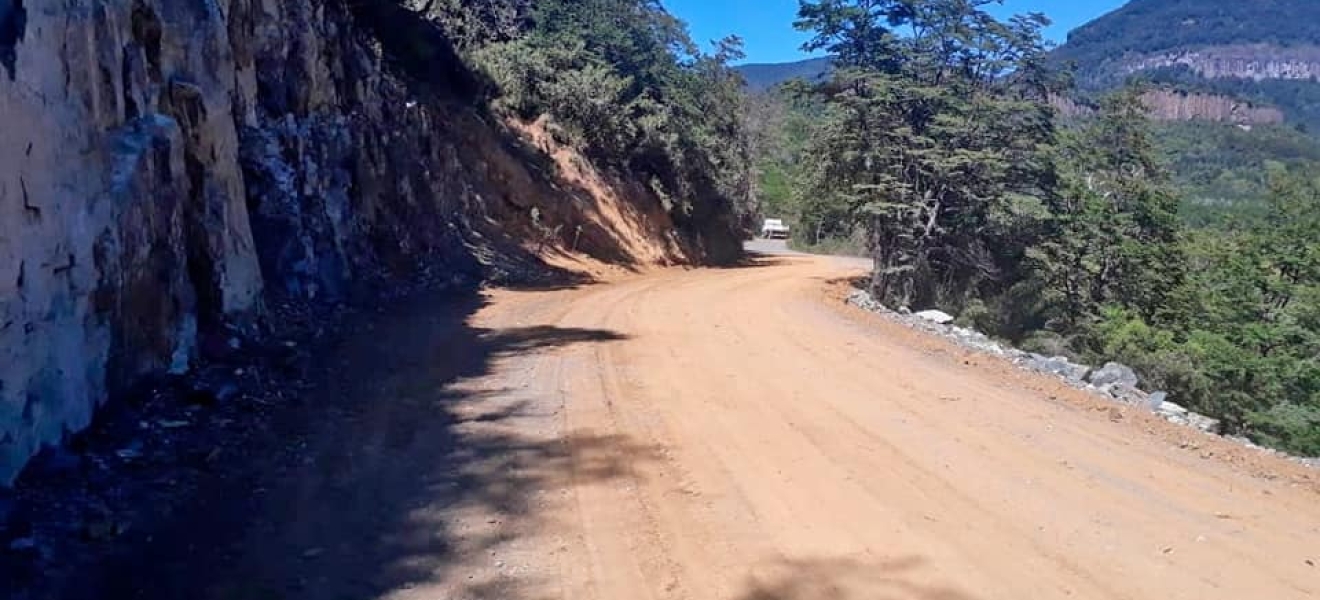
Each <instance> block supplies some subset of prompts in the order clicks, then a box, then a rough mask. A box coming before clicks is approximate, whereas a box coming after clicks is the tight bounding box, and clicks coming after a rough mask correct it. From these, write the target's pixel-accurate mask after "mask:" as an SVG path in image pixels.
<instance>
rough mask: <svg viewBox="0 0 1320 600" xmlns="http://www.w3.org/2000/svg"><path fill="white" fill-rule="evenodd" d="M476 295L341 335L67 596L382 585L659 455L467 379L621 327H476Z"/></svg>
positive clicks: (424, 303)
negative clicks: (213, 466) (252, 430)
mask: <svg viewBox="0 0 1320 600" xmlns="http://www.w3.org/2000/svg"><path fill="white" fill-rule="evenodd" d="M481 306H482V300H481V299H480V298H478V297H476V296H472V297H467V298H462V299H457V300H455V299H431V300H418V301H414V302H410V303H409V304H407V305H406V306H395V307H391V311H390V313H389V314H381V315H379V316H378V317H376V318H373V319H369V320H368V322H366V323H363V324H361V326H360V327H359V328H358V330H355V331H352V332H347V333H345V334H344V336H343V341H342V342H340V343H339V344H338V347H336V348H333V349H332V350H331V351H329V352H327V353H326V357H327V360H330V357H333V360H334V361H335V362H334V363H332V364H324V365H322V366H319V367H318V368H317V372H319V375H316V384H315V388H314V391H312V392H311V393H310V394H308V395H307V397H306V399H305V401H304V402H302V403H300V404H299V405H298V406H296V407H290V408H289V409H288V410H287V411H284V412H283V413H282V414H279V415H278V416H277V421H276V424H275V426H274V427H273V434H272V435H270V436H263V437H262V438H261V439H260V440H258V443H257V444H256V445H254V447H252V448H250V449H249V450H250V451H249V452H248V459H247V462H246V463H244V464H231V465H227V466H225V467H223V471H222V472H219V473H217V474H216V475H215V476H214V477H213V478H212V479H211V481H210V482H209V483H208V484H206V485H204V486H203V487H202V489H201V491H200V492H199V493H198V494H197V495H196V496H195V497H193V498H191V499H190V501H188V502H187V503H186V505H185V507H184V508H183V509H182V510H180V511H178V512H177V513H175V514H169V515H159V518H158V519H157V521H158V523H156V524H154V525H151V524H148V525H147V526H148V527H149V528H150V533H149V535H145V536H141V537H142V540H141V541H140V542H139V543H138V544H137V545H136V546H135V547H129V548H125V549H124V550H123V551H122V552H119V553H117V556H119V557H120V558H118V559H116V560H112V561H109V562H108V564H105V565H103V566H102V567H100V568H98V569H96V570H95V571H94V572H92V573H86V574H85V577H82V578H80V581H78V582H70V583H71V584H72V586H73V588H74V589H72V591H71V593H69V594H67V596H66V597H69V598H187V599H216V600H220V599H223V600H249V599H252V600H256V599H263V600H264V599H281V600H282V599H291V598H318V599H330V600H338V599H341V598H343V599H347V598H375V597H380V596H383V595H385V594H387V593H389V592H391V591H395V590H401V589H407V588H410V587H412V586H414V585H418V584H423V583H426V582H428V581H435V580H437V579H442V578H445V576H446V574H447V573H449V571H448V570H449V569H454V568H457V563H458V562H459V561H457V560H456V557H455V553H456V552H457V551H458V550H457V549H458V548H460V547H461V549H462V550H461V551H462V552H463V553H464V555H472V554H473V553H474V552H481V554H482V555H484V554H485V552H482V550H484V548H486V547H488V546H491V547H493V546H494V545H496V544H498V543H500V542H501V540H506V539H507V538H508V537H510V536H512V535H515V534H516V531H518V530H519V529H520V528H524V527H528V526H534V522H535V520H536V519H538V518H539V515H538V513H537V498H538V493H542V492H544V491H545V490H546V489H548V488H552V487H555V486H557V485H560V484H561V483H562V481H563V480H564V479H565V478H567V477H570V474H569V472H570V471H571V472H572V473H571V476H572V477H573V478H575V479H576V480H582V479H587V480H591V479H592V478H595V479H602V480H603V479H610V478H614V477H618V476H619V475H620V474H621V473H625V472H627V470H628V469H629V464H630V463H632V462H634V461H644V460H651V459H652V458H653V455H654V453H653V452H652V450H651V449H649V448H645V447H640V446H637V445H635V444H633V443H631V442H630V440H627V439H621V438H619V437H617V436H604V437H601V436H591V435H580V434H575V433H573V432H567V433H559V432H546V433H547V435H544V436H528V435H523V434H521V433H515V431H522V430H526V429H527V427H526V426H525V424H522V425H520V426H519V427H518V428H514V427H502V426H501V424H502V423H504V422H506V421H515V420H518V419H532V420H533V422H537V423H541V422H552V420H553V419H552V418H548V417H550V416H549V415H537V414H529V413H530V412H535V411H544V410H546V406H547V403H546V402H544V399H540V398H518V397H517V395H516V394H508V393H506V390H500V389H488V390H484V391H481V390H476V391H474V390H470V389H465V388H464V386H461V385H457V384H461V383H462V382H464V381H471V380H474V379H477V378H480V377H482V376H484V375H487V374H489V373H490V372H491V371H492V368H493V367H492V365H493V363H495V362H496V361H498V360H500V359H501V357H507V356H510V355H514V354H523V353H537V352H541V351H545V350H548V349H552V348H558V347H564V346H569V345H575V344H604V343H610V342H613V341H617V340H620V339H623V338H622V336H620V335H618V334H616V333H614V332H610V331H602V330H594V329H562V328H555V327H528V328H516V329H503V330H484V329H478V328H474V327H472V326H470V325H469V319H470V318H471V317H472V315H473V314H474V313H475V312H476V311H477V310H478V309H479V308H481ZM536 419H541V420H540V421H537V420H536ZM463 512H467V513H471V514H483V515H496V516H494V517H491V518H490V519H489V521H490V523H489V525H490V526H489V527H479V528H477V529H476V530H459V529H457V527H458V526H457V524H456V522H455V521H454V520H452V519H450V517H451V516H452V515H454V514H457V513H463ZM484 520H485V519H484V517H483V521H484ZM473 585H474V586H475V585H476V584H473ZM481 593H482V592H481V591H480V590H476V589H473V590H469V594H481ZM464 597H467V596H466V595H465V596H464Z"/></svg>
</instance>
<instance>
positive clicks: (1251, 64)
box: [1123, 44, 1320, 81]
mask: <svg viewBox="0 0 1320 600" xmlns="http://www.w3.org/2000/svg"><path fill="white" fill-rule="evenodd" d="M1169 67H1186V68H1188V69H1191V70H1192V71H1193V72H1195V73H1196V74H1198V75H1200V76H1202V77H1206V78H1209V79H1225V78H1236V79H1251V80H1254V81H1264V80H1267V79H1286V80H1301V81H1311V80H1315V79H1317V78H1320V47H1315V46H1294V47H1288V48H1283V47H1278V46H1271V45H1268V44H1247V45H1236V46H1215V47H1211V48H1203V49H1198V50H1182V51H1177V52H1167V53H1163V54H1157V55H1154V56H1145V57H1141V58H1138V59H1134V60H1129V61H1125V64H1124V67H1123V70H1124V72H1126V73H1129V74H1131V73H1136V72H1140V71H1149V70H1152V69H1160V68H1169Z"/></svg>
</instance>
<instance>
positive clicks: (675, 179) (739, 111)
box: [419, 0, 751, 257]
mask: <svg viewBox="0 0 1320 600" xmlns="http://www.w3.org/2000/svg"><path fill="white" fill-rule="evenodd" d="M419 4H420V3H419ZM426 7H427V9H426V10H428V11H429V14H430V15H432V16H433V17H434V18H436V19H438V20H439V22H441V23H442V24H443V25H444V27H445V29H446V30H447V31H448V32H450V37H451V38H452V39H454V40H456V42H457V45H458V47H459V49H460V51H461V52H462V53H463V54H464V55H465V57H467V58H468V60H469V61H470V62H471V63H472V64H474V65H475V66H476V67H477V68H478V69H479V70H480V71H481V72H483V73H484V74H486V75H487V76H488V77H489V78H490V79H491V80H492V82H493V84H494V87H495V98H494V99H493V106H494V107H495V109H496V110H498V111H500V112H502V113H504V114H507V115H510V116H512V117H514V118H517V119H521V120H524V121H532V120H535V119H537V118H539V117H542V116H549V117H551V121H550V123H549V128H550V133H551V135H552V136H553V137H555V138H556V139H558V140H560V141H562V142H564V143H567V144H570V145H572V146H576V147H581V148H583V149H584V150H585V151H586V152H587V153H588V154H589V155H590V156H591V157H592V158H595V159H597V160H598V161H601V163H602V164H604V165H609V166H614V167H617V168H619V169H623V170H624V171H625V172H627V173H628V174H630V175H631V176H633V177H635V178H637V179H638V180H640V181H642V182H644V183H645V184H646V185H647V186H648V188H649V189H650V190H651V191H652V192H654V193H655V194H656V195H658V196H659V197H660V198H661V199H662V200H663V202H664V203H665V206H666V208H667V209H668V212H669V213H670V215H671V216H672V217H673V218H674V220H675V222H676V223H677V224H678V225H679V226H681V227H685V228H693V229H698V230H707V231H709V232H710V233H713V234H715V235H713V236H711V237H710V238H709V239H710V240H726V242H725V243H734V242H735V241H736V236H733V235H730V231H735V230H736V231H739V232H740V231H741V230H742V229H744V228H745V227H746V226H747V224H746V223H744V222H742V220H743V219H745V215H746V211H744V210H743V206H744V205H745V204H746V202H747V201H748V199H749V196H750V187H751V175H750V168H749V161H750V155H749V154H748V150H747V146H746V135H745V133H744V130H743V114H744V112H745V111H744V109H743V102H744V96H743V94H742V81H741V79H740V78H739V77H738V76H737V74H736V73H734V72H733V71H732V69H731V68H730V67H729V66H728V65H729V62H730V61H733V60H737V59H740V58H742V47H741V41H740V40H738V39H737V38H728V39H725V40H721V41H720V42H718V43H717V44H716V47H714V48H710V49H702V48H699V47H698V46H697V44H696V43H694V42H693V41H692V39H691V38H690V37H689V36H688V32H687V29H686V26H685V25H684V24H683V23H682V22H681V21H679V20H678V19H676V18H674V17H673V16H672V15H670V14H669V13H668V12H667V11H666V10H665V9H664V7H663V6H662V5H661V3H660V2H659V1H658V0H545V1H540V2H531V1H529V0H489V1H486V2H480V3H470V2H462V1H460V0H441V1H440V2H438V3H427V4H426ZM728 217H733V218H734V221H733V222H729V219H728ZM707 250H709V251H711V252H712V253H713V254H715V255H717V256H723V257H729V256H732V255H736V254H737V253H738V252H739V249H738V247H737V246H736V243H734V245H732V246H730V247H724V248H708V249H707Z"/></svg>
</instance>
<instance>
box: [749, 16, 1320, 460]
mask: <svg viewBox="0 0 1320 600" xmlns="http://www.w3.org/2000/svg"><path fill="white" fill-rule="evenodd" d="M1138 4H1139V6H1137V8H1141V6H1140V4H1143V3H1138ZM1168 4H1170V5H1186V4H1189V3H1180V2H1171V3H1168ZM1244 5H1251V6H1254V4H1252V3H1244ZM979 6H980V3H976V2H969V1H967V0H923V1H921V2H916V3H913V2H900V1H897V0H886V1H881V2H861V1H856V0H819V1H807V2H803V3H802V7H801V12H800V16H801V18H800V21H799V23H800V26H801V27H802V28H804V29H805V30H807V31H809V32H811V33H812V34H813V35H814V37H813V38H812V40H811V41H810V42H809V43H808V45H807V47H806V48H807V49H809V50H823V51H826V52H829V53H831V54H832V55H834V56H836V57H837V58H836V62H835V66H836V70H835V71H834V72H833V74H832V75H831V77H830V78H829V79H828V80H827V81H825V82H823V83H814V84H813V83H804V82H799V83H794V84H789V85H787V86H786V87H783V88H780V89H778V90H776V91H775V92H774V93H772V94H769V95H765V96H762V97H760V98H759V100H758V102H757V103H755V104H754V105H753V106H752V109H753V111H752V115H753V117H752V119H751V121H750V124H751V127H752V130H753V133H754V134H753V137H752V139H753V147H754V148H755V149H756V152H755V154H756V161H757V165H758V169H759V171H760V173H761V175H762V176H761V179H760V182H761V184H760V190H759V191H760V197H761V199H762V203H763V207H764V209H765V210H769V211H773V212H775V213H776V215H779V214H783V215H787V216H789V217H791V218H792V220H793V221H794V224H795V225H797V227H796V229H795V231H796V233H795V236H796V238H797V239H796V240H795V243H798V244H801V245H806V246H830V245H836V244H839V243H841V242H840V241H841V240H844V241H845V242H847V243H852V244H854V245H857V246H860V247H862V248H865V249H866V251H868V252H869V253H870V254H871V255H872V256H873V258H874V259H875V271H874V274H873V275H872V278H871V281H870V288H871V291H872V293H873V294H874V295H875V296H876V297H877V298H878V299H880V300H882V301H883V302H885V303H887V304H889V305H890V306H894V307H899V306H908V307H911V308H913V309H924V308H930V307H939V308H941V309H944V310H946V311H948V312H950V313H953V314H956V315H959V316H960V319H961V321H962V322H963V323H966V324H968V325H973V326H975V327H977V328H978V329H981V330H982V331H987V332H992V333H993V334H995V335H998V336H1000V337H1003V338H1006V339H1008V340H1010V341H1013V342H1015V343H1017V344H1020V345H1023V346H1025V347H1026V348H1028V349H1031V350H1036V351H1040V352H1043V353H1046V354H1051V355H1052V354H1067V355H1070V356H1075V357H1080V358H1082V359H1084V360H1086V361H1089V362H1091V363H1092V364H1096V363H1099V362H1103V361H1108V360H1117V361H1120V362H1124V363H1127V364H1131V365H1133V366H1135V367H1137V368H1138V370H1139V371H1140V372H1141V374H1142V376H1143V379H1144V380H1145V383H1146V384H1147V385H1149V386H1151V387H1152V388H1155V389H1163V390H1167V391H1169V392H1170V393H1171V394H1172V396H1173V397H1174V398H1175V399H1176V401H1178V402H1180V403H1183V404H1186V405H1188V406H1190V407H1192V408H1194V409H1196V410H1198V411H1201V412H1204V413H1206V414H1210V415H1212V416H1215V417H1217V418H1220V419H1223V420H1224V423H1225V426H1226V428H1227V429H1228V430H1229V431H1230V432H1232V433H1241V434H1245V435H1248V436H1251V437H1252V438H1253V439H1256V440H1258V441H1261V442H1264V443H1268V444H1271V445H1274V446H1277V447H1282V448H1287V449H1290V450H1293V451H1296V452H1302V453H1309V454H1316V453H1320V358H1318V357H1320V244H1318V243H1317V240H1320V182H1318V181H1317V180H1316V179H1315V172H1314V171H1312V170H1310V169H1309V168H1307V165H1309V164H1311V163H1310V161H1311V160H1312V159H1313V158H1314V157H1315V153H1314V151H1313V150H1312V147H1313V146H1312V145H1311V144H1310V140H1309V138H1305V137H1303V136H1301V134H1299V133H1298V132H1297V131H1296V130H1294V129H1290V128H1286V127H1281V128H1262V129H1256V130H1253V131H1251V132H1248V131H1244V130H1243V129H1240V128H1237V127H1234V126H1230V125H1220V124H1204V125H1203V126H1202V125H1196V126H1195V127H1197V128H1192V127H1187V128H1184V127H1185V125H1186V124H1177V127H1176V128H1170V126H1168V125H1160V124H1157V123H1154V122H1152V121H1151V120H1150V118H1149V117H1148V107H1147V105H1146V104H1145V101H1144V99H1143V94H1144V91H1143V89H1142V88H1140V87H1124V88H1120V89H1118V90H1116V91H1114V92H1110V93H1106V94H1102V95H1099V96H1097V100H1096V101H1095V112H1094V114H1092V115H1091V116H1089V117H1086V118H1081V119H1075V120H1068V121H1064V120H1062V119H1060V118H1058V115H1056V113H1055V110H1054V109H1053V108H1052V106H1051V99H1052V98H1053V97H1054V96H1055V95H1057V94H1062V93H1066V92H1067V86H1066V85H1065V83H1066V81H1067V77H1066V76H1064V74H1063V73H1061V72H1060V71H1058V70H1057V69H1056V68H1055V66H1056V65H1057V63H1056V62H1055V61H1054V60H1052V59H1051V57H1050V55H1049V48H1048V47H1047V45H1046V44H1045V43H1044V41H1043V40H1042V37H1041V33H1040V31H1041V27H1042V26H1043V25H1044V23H1045V20H1044V18H1043V17H1041V16H1038V15H1028V16H1023V17H1019V18H1015V19H1011V20H1008V21H1000V20H997V19H995V18H994V17H992V16H991V15H989V14H987V13H986V12H984V11H983V10H982V9H980V8H979ZM1171 159H1172V160H1171ZM1170 166H1173V167H1175V168H1176V169H1177V174H1176V176H1174V175H1171V174H1170V171H1169V167H1170ZM1223 190H1235V191H1234V192H1233V196H1232V197H1231V198H1229V197H1227V195H1225V194H1224V192H1223ZM1215 196H1224V201H1225V202H1228V201H1230V200H1231V201H1233V202H1243V203H1249V204H1250V205H1251V206H1253V207H1255V208H1254V210H1224V209H1223V207H1222V206H1217V205H1215V203H1214V202H1212V201H1210V200H1209V198H1212V197H1215ZM1180 212H1181V213H1183V215H1182V217H1181V218H1180V214H1179V213H1180ZM1193 224H1194V225H1195V226H1193ZM1208 225H1213V226H1212V227H1210V226H1208Z"/></svg>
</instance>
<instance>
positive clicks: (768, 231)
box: [761, 219, 788, 240]
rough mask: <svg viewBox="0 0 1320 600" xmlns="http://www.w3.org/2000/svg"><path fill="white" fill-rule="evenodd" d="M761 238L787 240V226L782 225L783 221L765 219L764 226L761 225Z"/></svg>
mask: <svg viewBox="0 0 1320 600" xmlns="http://www.w3.org/2000/svg"><path fill="white" fill-rule="evenodd" d="M761 237H763V238H766V239H771V240H773V239H775V238H784V239H788V225H785V224H784V221H783V219H766V220H765V224H764V225H761Z"/></svg>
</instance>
